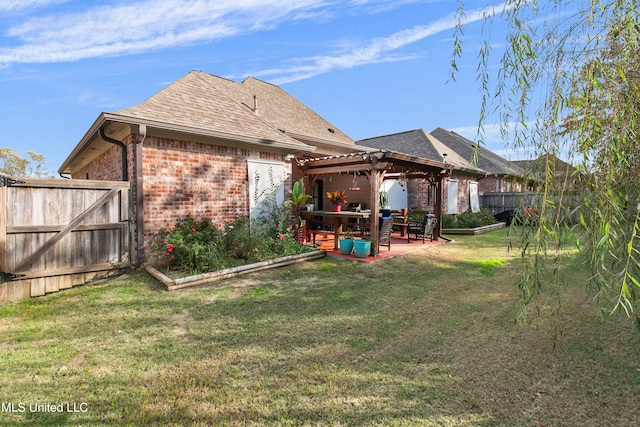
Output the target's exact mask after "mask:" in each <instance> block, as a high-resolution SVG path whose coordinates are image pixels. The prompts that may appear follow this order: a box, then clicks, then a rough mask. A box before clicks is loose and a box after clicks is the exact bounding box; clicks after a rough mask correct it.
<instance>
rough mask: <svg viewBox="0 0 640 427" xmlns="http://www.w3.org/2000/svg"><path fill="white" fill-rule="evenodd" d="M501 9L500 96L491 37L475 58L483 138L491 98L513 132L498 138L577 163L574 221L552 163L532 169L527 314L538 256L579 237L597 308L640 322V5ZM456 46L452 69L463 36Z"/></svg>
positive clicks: (541, 281) (537, 282) (538, 275)
mask: <svg viewBox="0 0 640 427" xmlns="http://www.w3.org/2000/svg"><path fill="white" fill-rule="evenodd" d="M459 3H460V8H459V12H458V13H459V16H460V22H462V21H463V17H464V7H463V2H462V0H459ZM502 17H503V18H504V22H505V23H506V25H507V33H508V34H507V36H506V42H507V49H506V50H505V53H504V56H503V57H502V59H501V62H500V65H499V67H497V69H499V70H500V71H499V73H498V76H497V77H498V79H497V86H496V90H495V93H491V92H492V91H491V89H490V88H489V85H488V82H489V75H490V70H491V69H492V67H493V66H492V65H490V64H489V62H488V60H487V58H488V54H489V51H490V44H489V43H488V42H486V43H485V44H484V45H483V46H482V48H481V50H480V55H479V58H480V64H479V67H478V73H479V74H478V80H479V82H480V83H481V85H482V93H483V101H482V111H481V114H480V124H479V127H478V129H479V132H478V133H479V139H480V142H482V133H483V132H482V129H483V125H484V122H485V121H486V113H487V112H488V111H490V107H489V105H488V102H489V100H490V99H492V98H493V99H495V100H496V109H497V110H499V112H500V114H501V118H502V120H503V123H504V126H503V131H504V132H505V133H506V132H507V131H508V133H507V136H508V138H505V140H508V141H510V142H511V144H512V145H513V147H514V148H519V149H525V150H526V151H528V152H530V153H536V154H538V155H540V154H551V155H553V156H556V155H558V154H561V153H563V154H565V155H566V156H567V157H568V159H569V160H571V159H573V160H574V161H575V162H576V163H578V168H577V169H578V173H580V174H581V175H580V176H581V186H582V187H581V188H580V195H581V198H582V200H581V202H582V203H581V206H580V217H579V221H578V224H577V225H575V226H574V225H573V224H571V223H570V222H568V221H566V218H567V217H569V215H568V213H569V212H570V211H569V209H570V208H571V205H570V197H568V195H566V194H565V188H566V187H565V186H563V185H561V183H560V182H559V180H558V178H557V174H556V170H555V164H554V162H550V161H547V162H546V163H545V164H544V165H542V170H541V171H539V172H538V174H536V175H535V176H536V178H537V179H540V177H542V181H543V182H542V185H540V186H539V188H540V193H539V197H538V200H540V204H539V206H537V208H538V209H539V216H538V220H537V221H536V223H535V224H533V225H532V227H525V228H524V233H523V235H522V243H521V253H522V256H523V259H524V260H525V261H526V262H525V263H524V264H525V266H526V268H525V271H524V274H523V278H522V281H521V283H520V290H521V293H522V294H521V295H522V298H521V302H522V306H523V308H524V310H523V311H522V314H523V315H524V314H526V312H527V310H526V307H527V305H528V304H529V303H530V302H531V301H534V300H535V297H536V296H537V295H539V294H540V293H541V292H542V290H543V288H544V285H545V281H546V280H545V277H544V270H545V259H546V258H547V257H548V255H550V254H551V253H554V255H555V254H560V253H561V252H560V251H559V250H557V249H560V248H562V246H563V244H566V243H568V242H572V241H575V238H579V240H578V242H579V247H580V249H581V252H582V254H583V255H584V256H585V261H586V265H588V266H589V268H590V269H591V272H592V274H591V277H590V279H589V283H590V284H592V285H594V288H595V290H596V294H597V297H598V301H599V302H600V303H601V307H602V308H603V309H606V310H607V311H609V312H615V311H623V312H625V313H626V314H627V315H629V316H630V317H631V316H634V315H635V317H636V320H637V324H638V326H639V327H640V316H639V315H638V314H637V311H638V309H639V308H640V174H639V173H638V170H639V169H640V156H639V155H638V145H639V144H640V131H639V128H638V123H640V73H638V70H639V69H640V24H639V23H640V2H639V1H638V0H617V1H611V2H604V1H601V0H594V1H587V2H585V1H578V0H566V1H558V0H545V1H531V2H528V1H522V0H506V1H505V2H504V3H502ZM491 20H493V17H492V16H490V14H487V23H490V21H491ZM461 30H462V28H461V25H459V26H458V27H457V31H458V34H461ZM453 52H454V54H453V58H452V59H453V60H452V65H453V70H454V71H455V68H456V67H455V58H456V57H458V56H459V55H460V52H461V38H460V37H458V36H456V37H455V42H454V50H453ZM548 158H549V157H548ZM569 178H571V179H573V178H574V177H566V178H565V180H566V179H569ZM568 237H572V238H568ZM555 271H556V272H557V271H558V269H556V270H555ZM554 277H555V278H556V279H558V277H559V276H558V275H557V274H555V275H554ZM556 283H557V284H560V281H559V280H556Z"/></svg>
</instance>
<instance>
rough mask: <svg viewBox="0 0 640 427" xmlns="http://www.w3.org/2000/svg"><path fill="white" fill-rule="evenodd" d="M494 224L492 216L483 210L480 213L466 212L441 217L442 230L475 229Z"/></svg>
mask: <svg viewBox="0 0 640 427" xmlns="http://www.w3.org/2000/svg"><path fill="white" fill-rule="evenodd" d="M495 223H496V219H495V218H494V217H493V214H492V213H491V211H489V210H488V209H485V208H482V209H481V210H480V212H472V211H471V210H468V211H466V212H464V213H461V214H459V215H442V228H477V227H483V226H485V225H491V224H495Z"/></svg>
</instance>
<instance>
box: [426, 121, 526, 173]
mask: <svg viewBox="0 0 640 427" xmlns="http://www.w3.org/2000/svg"><path fill="white" fill-rule="evenodd" d="M431 135H433V136H435V137H436V138H437V139H439V140H440V141H441V142H442V143H443V144H445V145H446V146H447V147H449V149H450V150H453V151H455V152H456V153H458V155H460V156H461V157H463V158H465V159H469V160H471V159H472V158H473V155H474V153H475V149H476V143H475V142H473V141H471V140H468V139H467V138H465V137H463V136H461V135H459V134H457V133H455V132H451V131H448V130H445V129H442V128H437V129H435V130H433V131H431ZM476 166H477V167H478V168H480V169H482V170H484V171H486V172H488V173H490V174H492V175H511V176H518V177H523V176H524V170H523V169H522V168H521V167H520V166H518V165H516V164H514V163H513V162H510V161H508V160H506V159H504V158H502V157H500V156H498V155H497V154H495V153H494V152H492V151H490V150H488V149H487V148H486V147H481V149H480V153H479V154H478V161H477V165H476Z"/></svg>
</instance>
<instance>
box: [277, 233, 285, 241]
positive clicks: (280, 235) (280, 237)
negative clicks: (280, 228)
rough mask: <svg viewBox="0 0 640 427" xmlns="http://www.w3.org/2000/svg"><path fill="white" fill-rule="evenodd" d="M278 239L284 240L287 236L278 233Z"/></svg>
mask: <svg viewBox="0 0 640 427" xmlns="http://www.w3.org/2000/svg"><path fill="white" fill-rule="evenodd" d="M278 239H280V240H284V239H286V236H285V235H284V234H282V233H280V234H278Z"/></svg>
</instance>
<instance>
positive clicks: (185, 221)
mask: <svg viewBox="0 0 640 427" xmlns="http://www.w3.org/2000/svg"><path fill="white" fill-rule="evenodd" d="M153 249H154V251H156V252H160V253H163V254H164V256H165V258H166V260H167V264H168V266H169V267H172V268H179V269H181V270H187V271H190V272H201V271H207V270H210V269H215V268H219V265H220V264H221V263H222V262H224V261H223V260H224V258H225V255H224V246H223V245H222V232H221V231H220V230H219V229H218V228H217V227H216V226H215V225H214V224H213V223H212V222H211V221H210V220H208V219H205V220H203V221H200V222H198V221H196V220H195V219H194V218H193V217H192V216H191V215H188V216H187V217H185V218H180V219H178V220H177V221H176V225H175V227H174V228H173V230H171V231H165V230H161V231H160V232H159V233H158V235H157V237H156V242H155V244H154V245H153Z"/></svg>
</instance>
